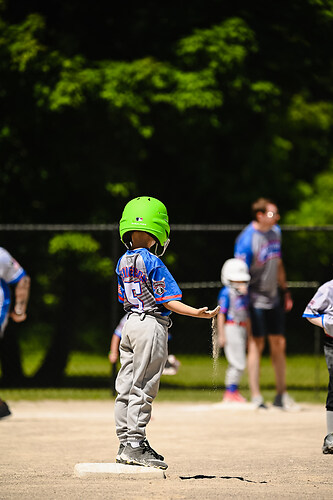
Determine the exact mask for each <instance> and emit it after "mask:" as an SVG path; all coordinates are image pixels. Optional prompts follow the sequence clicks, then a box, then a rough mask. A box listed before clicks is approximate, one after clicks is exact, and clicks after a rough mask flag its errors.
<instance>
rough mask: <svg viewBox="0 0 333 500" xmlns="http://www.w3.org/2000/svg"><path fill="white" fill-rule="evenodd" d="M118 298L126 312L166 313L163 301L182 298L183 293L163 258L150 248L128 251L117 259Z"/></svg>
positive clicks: (168, 312) (167, 312)
mask: <svg viewBox="0 0 333 500" xmlns="http://www.w3.org/2000/svg"><path fill="white" fill-rule="evenodd" d="M116 273H117V276H118V299H119V301H120V302H122V303H123V304H124V309H125V311H126V312H137V313H144V312H146V313H147V312H153V313H158V314H161V315H162V316H167V315H169V314H170V311H168V309H166V308H165V307H164V306H163V303H164V302H169V301H171V300H181V298H182V292H181V290H180V288H179V286H178V285H177V283H176V281H175V280H174V278H173V277H172V275H171V273H170V272H169V270H168V269H167V267H166V266H165V265H164V264H163V262H162V261H161V259H159V258H158V257H157V256H156V255H153V254H152V253H150V252H149V250H148V249H147V248H138V249H136V250H128V251H127V252H126V253H125V254H124V255H123V256H122V257H121V258H120V259H119V261H118V264H117V269H116Z"/></svg>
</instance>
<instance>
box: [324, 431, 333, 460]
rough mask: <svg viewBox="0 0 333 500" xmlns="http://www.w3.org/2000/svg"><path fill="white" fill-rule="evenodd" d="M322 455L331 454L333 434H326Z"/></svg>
mask: <svg viewBox="0 0 333 500" xmlns="http://www.w3.org/2000/svg"><path fill="white" fill-rule="evenodd" d="M323 453H324V454H325V455H328V454H333V432H330V433H329V434H327V436H326V437H325V439H324V444H323Z"/></svg>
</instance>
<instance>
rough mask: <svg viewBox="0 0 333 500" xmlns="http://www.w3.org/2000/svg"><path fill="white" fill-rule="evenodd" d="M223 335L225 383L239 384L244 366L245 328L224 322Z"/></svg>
mask: <svg viewBox="0 0 333 500" xmlns="http://www.w3.org/2000/svg"><path fill="white" fill-rule="evenodd" d="M225 336H226V342H225V346H224V354H225V357H226V358H227V361H228V368H227V371H226V374H225V385H226V386H228V385H233V384H235V385H239V382H240V379H241V378H242V375H243V372H244V370H245V367H246V338H247V332H246V328H245V327H244V326H240V325H236V324H235V325H229V324H226V325H225Z"/></svg>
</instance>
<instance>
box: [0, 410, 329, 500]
mask: <svg viewBox="0 0 333 500" xmlns="http://www.w3.org/2000/svg"><path fill="white" fill-rule="evenodd" d="M9 403H10V402H9ZM10 406H11V409H12V411H13V416H11V417H9V418H8V419H4V420H2V421H0V441H1V453H0V499H1V500H7V499H20V500H22V499H29V500H30V499H43V500H45V499H57V500H58V499H60V500H62V499H66V500H68V499H70V500H73V499H80V500H84V499H99V498H101V499H102V498H103V499H109V498H110V499H113V498H115V499H117V500H129V499H150V498H154V499H163V500H165V499H183V498H185V499H194V500H195V499H199V498H200V499H220V498H229V497H235V498H236V497H237V498H269V497H270V498H279V499H280V498H295V499H296V498H297V499H300V498H302V499H306V498H316V499H320V498H325V499H326V498H330V496H331V495H332V491H333V476H332V466H333V455H323V454H322V453H321V445H322V441H323V437H324V434H325V429H326V423H325V409H324V407H323V406H314V405H304V406H302V410H301V411H299V412H297V413H287V412H282V411H279V410H273V409H269V410H260V411H257V410H253V409H250V408H247V407H246V409H233V410H231V409H223V407H222V405H216V404H215V405H214V404H199V403H198V404H176V403H158V402H156V403H155V405H154V411H153V419H152V421H151V423H150V424H149V427H148V439H149V440H150V443H151V445H152V446H153V447H155V448H156V450H157V451H158V452H160V453H162V454H163V455H164V456H165V460H166V461H167V463H168V464H169V469H168V470H167V471H166V476H167V477H166V479H153V480H152V479H142V478H141V477H140V478H137V479H124V478H120V477H119V478H118V477H116V478H115V477H86V478H78V477H75V476H74V466H75V464H77V463H82V462H114V460H115V454H116V451H117V448H118V445H117V439H116V437H115V433H114V420H113V402H111V401H110V402H107V401H97V402H92V401H69V402H60V401H42V402H36V403H33V402H23V401H22V402H13V403H11V405H10Z"/></svg>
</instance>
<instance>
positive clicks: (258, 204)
mask: <svg viewBox="0 0 333 500" xmlns="http://www.w3.org/2000/svg"><path fill="white" fill-rule="evenodd" d="M267 205H276V203H275V201H273V200H271V199H270V198H258V199H257V200H256V201H254V202H253V203H252V205H251V210H252V217H253V218H254V219H257V213H258V212H262V213H263V214H264V213H265V212H266V210H267Z"/></svg>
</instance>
